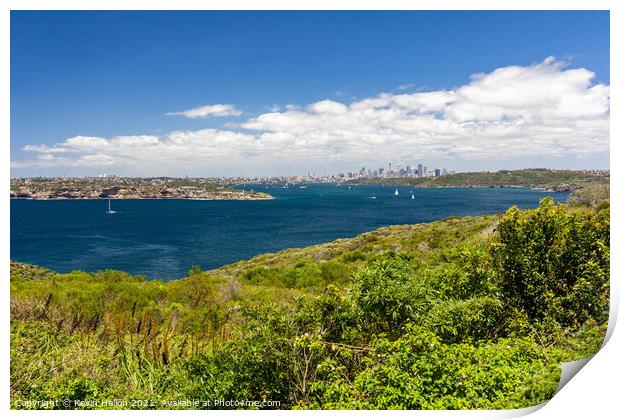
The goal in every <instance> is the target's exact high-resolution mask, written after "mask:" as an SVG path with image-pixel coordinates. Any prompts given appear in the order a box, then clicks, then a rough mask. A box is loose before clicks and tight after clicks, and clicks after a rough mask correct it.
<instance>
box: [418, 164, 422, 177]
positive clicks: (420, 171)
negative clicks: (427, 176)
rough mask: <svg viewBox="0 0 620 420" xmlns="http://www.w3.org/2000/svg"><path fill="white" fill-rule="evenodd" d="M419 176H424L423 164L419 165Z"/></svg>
mask: <svg viewBox="0 0 620 420" xmlns="http://www.w3.org/2000/svg"><path fill="white" fill-rule="evenodd" d="M418 176H423V173H422V164H421V163H420V164H418Z"/></svg>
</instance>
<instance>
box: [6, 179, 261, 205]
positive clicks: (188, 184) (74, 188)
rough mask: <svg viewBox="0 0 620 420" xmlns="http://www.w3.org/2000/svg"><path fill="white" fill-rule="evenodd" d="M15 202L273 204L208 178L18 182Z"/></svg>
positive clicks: (14, 184)
mask: <svg viewBox="0 0 620 420" xmlns="http://www.w3.org/2000/svg"><path fill="white" fill-rule="evenodd" d="M10 197H11V198H22V199H33V200H64V199H100V198H114V199H119V198H121V199H166V198H167V199H185V200H270V199H273V197H272V196H271V195H269V194H267V193H263V192H255V191H253V190H245V189H243V190H239V189H234V188H229V187H225V186H222V185H219V184H217V183H215V182H213V181H211V180H208V179H204V178H168V177H159V178H127V177H116V176H114V177H81V178H64V177H62V178H60V177H59V178H14V179H11V192H10Z"/></svg>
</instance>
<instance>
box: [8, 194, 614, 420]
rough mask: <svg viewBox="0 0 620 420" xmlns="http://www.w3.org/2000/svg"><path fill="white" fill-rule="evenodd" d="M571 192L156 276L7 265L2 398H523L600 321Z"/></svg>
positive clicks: (534, 395) (594, 339)
mask: <svg viewBox="0 0 620 420" xmlns="http://www.w3.org/2000/svg"><path fill="white" fill-rule="evenodd" d="M593 194H594V193H593ZM593 197H594V195H593ZM588 200H589V199H588ZM592 203H596V207H590V206H588V205H586V204H592ZM578 204H580V205H576V206H565V205H561V204H555V203H553V201H552V200H551V199H549V198H546V199H544V200H543V201H541V203H540V206H539V208H537V209H534V210H527V211H523V210H518V209H516V208H512V209H510V210H509V211H508V212H506V213H505V214H504V215H498V216H480V217H465V218H450V219H446V220H443V221H439V222H435V223H429V224H421V225H413V226H393V227H388V228H382V229H378V230H376V231H374V232H369V233H365V234H363V235H360V236H357V237H355V238H350V239H341V240H338V241H335V242H331V243H327V244H321V245H316V246H312V247H308V248H303V249H289V250H285V251H282V252H280V253H276V254H265V255H260V256H258V257H256V258H253V259H251V260H249V261H241V262H238V263H236V264H232V265H229V266H226V267H222V268H220V269H217V270H212V271H203V270H201V269H200V267H199V266H194V267H192V268H191V269H190V271H189V275H188V277H186V278H184V279H180V280H176V281H171V282H168V283H164V282H161V281H156V280H153V281H147V280H145V278H144V277H141V276H132V275H129V274H126V273H122V272H118V271H111V270H108V271H103V272H99V273H84V272H79V271H75V272H72V273H68V274H57V273H53V272H51V271H49V270H45V269H41V268H39V267H34V266H29V265H27V264H19V263H12V264H11V404H12V407H14V408H18V407H20V408H21V406H19V405H18V403H17V402H18V401H23V400H58V401H63V400H66V401H70V402H71V401H81V400H109V399H114V398H117V399H121V400H125V401H131V400H137V401H141V402H144V401H150V402H151V404H152V405H150V406H148V407H144V405H138V406H137V407H134V408H168V407H165V406H164V407H162V405H161V402H162V401H174V400H179V399H182V400H186V399H192V400H194V399H195V400H199V401H213V400H215V399H224V400H258V401H266V400H273V401H279V402H280V404H281V405H280V406H279V407H276V408H287V409H288V408H302V409H317V408H320V409H331V408H336V409H343V408H404V409H463V408H490V409H498V408H518V407H525V406H531V405H535V404H539V403H541V402H544V401H546V400H548V399H549V398H551V397H552V395H553V393H554V391H555V389H556V387H557V383H558V380H559V377H560V364H561V363H563V362H566V361H572V360H576V359H580V358H584V357H588V356H591V355H592V354H593V353H595V352H596V351H597V350H598V349H599V348H600V346H601V344H602V341H603V338H604V336H605V331H606V327H607V311H608V302H609V205H608V202H606V201H601V199H600V198H598V197H597V198H596V199H595V200H594V201H592V200H589V201H587V202H584V203H581V202H580V203H578ZM141 404H143V403H141ZM69 405H70V406H71V404H69ZM59 408H63V407H59ZM99 408H101V407H99ZM121 408H132V407H131V405H130V406H129V407H121ZM201 408H203V407H201ZM204 408H217V407H214V406H211V407H204Z"/></svg>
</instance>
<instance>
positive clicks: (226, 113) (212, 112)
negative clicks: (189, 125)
mask: <svg viewBox="0 0 620 420" xmlns="http://www.w3.org/2000/svg"><path fill="white" fill-rule="evenodd" d="M241 114H242V112H241V111H239V110H238V109H236V108H235V107H234V106H233V105H229V104H215V105H204V106H199V107H197V108H192V109H187V110H185V111H179V112H168V113H167V114H166V115H180V116H182V117H187V118H209V117H230V116H233V117H238V116H239V115H241Z"/></svg>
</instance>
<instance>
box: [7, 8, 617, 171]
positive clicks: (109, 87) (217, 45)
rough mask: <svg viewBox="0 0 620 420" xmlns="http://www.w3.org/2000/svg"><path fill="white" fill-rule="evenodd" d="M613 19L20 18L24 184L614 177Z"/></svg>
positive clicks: (15, 137) (14, 40) (18, 163)
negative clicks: (395, 171)
mask: <svg viewBox="0 0 620 420" xmlns="http://www.w3.org/2000/svg"><path fill="white" fill-rule="evenodd" d="M608 19H609V14H608V13H607V12H579V13H572V12H398V13H390V12H377V13H373V12H367V13H364V12H354V13H353V12H351V13H337V12H273V13H272V12H261V13H258V12H256V13H253V12H226V13H224V12H203V13H194V14H185V13H182V12H13V13H12V18H11V47H12V48H11V69H12V79H11V92H12V93H11V110H12V112H11V175H12V176H17V177H20V176H34V175H41V176H59V175H67V176H81V175H96V174H99V173H115V174H117V175H119V176H160V175H161V176H184V175H190V176H200V177H211V176H212V177H218V176H241V175H252V176H287V175H291V174H295V173H297V174H304V173H307V172H313V173H323V172H328V173H336V172H338V171H341V170H342V168H344V167H348V168H356V167H357V168H361V167H362V166H364V167H373V168H379V167H381V166H384V165H385V162H387V161H388V160H392V161H393V162H396V161H399V162H413V161H415V160H421V161H424V162H427V163H428V164H427V166H429V167H433V168H434V167H437V166H439V167H442V166H445V167H449V168H453V169H454V170H456V171H459V172H466V171H477V170H482V171H484V170H498V169H520V168H528V167H529V168H531V167H547V168H552V169H581V168H586V167H589V168H608V167H609V58H608V54H609V39H608V38H609V21H608ZM571 22H572V24H571ZM162 23H165V24H166V25H164V26H162V25H161V24H162ZM317 25H320V26H321V28H322V30H321V33H320V34H319V33H318V32H317V30H316V28H317ZM266 26H269V28H270V31H266V30H265V29H264V28H265V27H266ZM526 27H527V28H528V33H527V35H524V34H523V33H522V32H521V30H522V29H523V28H526ZM465 33H466V34H468V36H469V38H468V40H469V41H468V42H465V40H461V39H460V38H459V36H461V35H463V34H465ZM429 34H432V36H431V37H430V38H428V37H429ZM522 37H525V38H527V39H524V38H522ZM69 39H71V40H72V42H70V43H68V42H67V41H68V40H69ZM472 40H473V41H475V42H473V43H472V42H471V41H472ZM216 41H217V42H216ZM336 41H337V42H336ZM500 41H501V43H500ZM500 44H501V45H500ZM192 51H193V52H194V53H195V54H189V53H190V52H192ZM231 51H234V52H235V53H234V54H233V53H232V52H231ZM480 51H486V52H485V53H481V52H480ZM453 62H459V63H462V64H459V65H458V66H454V65H453ZM41 68H45V69H48V71H43V72H42V71H40V69H41Z"/></svg>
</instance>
